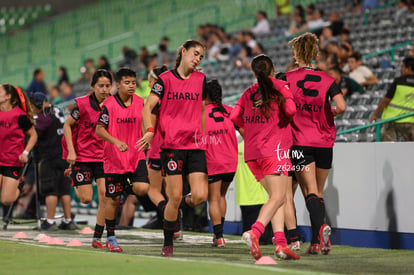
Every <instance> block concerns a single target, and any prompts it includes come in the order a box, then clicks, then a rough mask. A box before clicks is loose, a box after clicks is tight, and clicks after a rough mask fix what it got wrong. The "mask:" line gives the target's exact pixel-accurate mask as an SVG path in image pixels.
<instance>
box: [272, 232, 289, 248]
mask: <svg viewBox="0 0 414 275" xmlns="http://www.w3.org/2000/svg"><path fill="white" fill-rule="evenodd" d="M273 236H274V237H275V244H276V245H280V246H287V241H286V237H285V233H283V232H280V231H279V232H275V233H273Z"/></svg>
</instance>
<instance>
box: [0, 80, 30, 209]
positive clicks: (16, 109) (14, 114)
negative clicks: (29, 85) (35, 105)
mask: <svg viewBox="0 0 414 275" xmlns="http://www.w3.org/2000/svg"><path fill="white" fill-rule="evenodd" d="M25 135H27V136H29V139H28V141H27V144H26V146H25V142H24V138H25ZM36 142H37V134H36V130H35V128H34V127H33V113H32V109H31V106H30V101H29V98H28V97H27V95H26V93H25V92H24V91H22V90H20V89H19V88H17V87H13V86H12V85H10V84H3V85H0V148H1V150H0V188H1V202H2V203H3V205H11V204H12V203H13V202H14V201H15V200H16V199H17V197H18V196H19V189H18V188H19V180H18V179H19V177H20V173H21V170H22V169H21V168H22V166H23V163H26V162H27V161H28V156H29V152H30V151H31V150H32V149H33V147H34V146H35V144H36Z"/></svg>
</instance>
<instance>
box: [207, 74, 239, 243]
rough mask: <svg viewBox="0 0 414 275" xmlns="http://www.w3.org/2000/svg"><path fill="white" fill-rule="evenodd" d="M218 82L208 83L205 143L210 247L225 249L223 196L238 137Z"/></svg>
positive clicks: (233, 170)
mask: <svg viewBox="0 0 414 275" xmlns="http://www.w3.org/2000/svg"><path fill="white" fill-rule="evenodd" d="M221 97H222V92H221V86H220V84H219V83H218V81H217V80H211V81H209V82H207V100H206V134H207V135H206V137H205V138H206V139H205V142H206V143H207V150H206V159H207V171H208V204H209V214H210V218H211V223H212V224H213V231H214V237H213V246H217V247H224V246H225V241H224V238H223V224H224V218H225V216H226V208H227V205H226V192H227V189H228V187H229V185H230V183H231V182H232V181H233V178H234V174H235V173H236V169H237V158H238V155H237V137H236V131H235V129H234V124H233V122H231V120H230V118H229V116H230V113H231V110H232V109H233V108H231V107H230V106H227V105H223V104H222V103H221Z"/></svg>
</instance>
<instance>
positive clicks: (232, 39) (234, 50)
mask: <svg viewBox="0 0 414 275" xmlns="http://www.w3.org/2000/svg"><path fill="white" fill-rule="evenodd" d="M239 34H240V36H241V37H243V35H242V34H241V32H239V33H238V34H237V35H231V34H229V35H228V40H229V44H230V47H229V55H230V57H235V56H237V55H239V53H240V51H241V49H242V46H241V42H240V40H239V38H238V37H239Z"/></svg>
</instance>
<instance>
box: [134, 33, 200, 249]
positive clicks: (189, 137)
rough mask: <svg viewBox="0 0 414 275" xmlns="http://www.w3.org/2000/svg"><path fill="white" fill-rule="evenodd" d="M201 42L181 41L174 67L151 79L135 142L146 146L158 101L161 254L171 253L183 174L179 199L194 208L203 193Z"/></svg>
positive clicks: (141, 146)
mask: <svg viewBox="0 0 414 275" xmlns="http://www.w3.org/2000/svg"><path fill="white" fill-rule="evenodd" d="M204 51H205V50H204V46H203V45H202V44H201V43H200V42H198V41H196V40H188V41H186V42H185V43H184V44H183V45H182V46H181V47H180V48H179V49H178V53H177V60H176V68H175V69H174V70H171V71H168V72H165V73H163V74H162V75H160V76H159V78H158V80H157V82H156V83H155V84H154V86H153V87H152V90H151V94H150V95H149V97H148V99H147V102H146V104H145V106H144V125H145V128H146V131H147V132H146V133H145V135H144V136H143V138H142V139H141V140H139V141H138V142H137V146H138V147H140V148H141V149H142V148H143V147H145V146H148V145H149V144H150V142H151V139H152V138H153V137H154V127H155V125H154V123H153V121H152V119H151V116H152V114H151V111H152V110H153V109H154V107H155V106H156V105H157V103H158V102H159V101H160V102H161V103H160V108H159V115H158V118H159V120H158V121H159V123H158V126H157V130H158V131H159V132H160V134H161V137H162V144H161V165H162V169H163V173H164V174H166V194H167V197H168V202H167V204H166V206H165V210H164V246H163V249H162V253H161V255H162V256H164V257H172V256H173V235H174V229H175V227H176V220H177V215H178V209H179V206H180V203H181V200H182V190H183V179H182V174H183V173H184V174H186V175H188V178H189V182H190V188H191V195H189V196H186V197H185V198H184V200H185V203H186V204H188V205H189V206H191V207H193V206H195V205H199V204H201V203H203V202H204V201H205V200H206V198H207V190H208V187H207V167H206V158H205V145H203V144H202V143H201V142H200V138H201V137H202V136H203V132H204V129H205V117H204V102H203V100H204V99H205V98H206V93H205V88H204V86H205V76H204V74H203V73H201V72H197V71H195V69H196V67H197V66H198V65H199V64H200V62H201V59H202V58H203V56H204Z"/></svg>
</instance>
